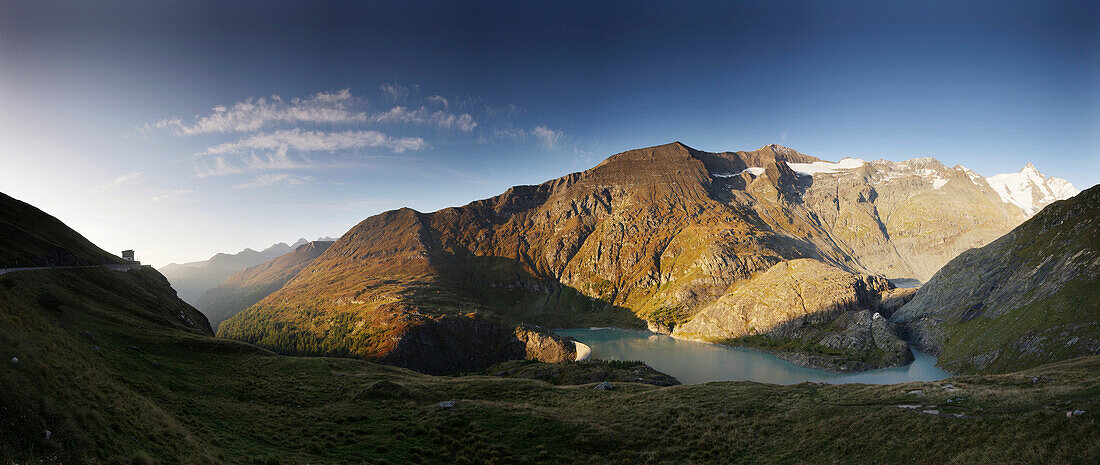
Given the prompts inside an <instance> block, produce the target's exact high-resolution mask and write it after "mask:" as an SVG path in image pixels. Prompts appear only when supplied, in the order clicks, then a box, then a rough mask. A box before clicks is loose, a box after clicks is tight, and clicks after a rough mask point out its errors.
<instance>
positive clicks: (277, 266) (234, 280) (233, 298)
mask: <svg viewBox="0 0 1100 465" xmlns="http://www.w3.org/2000/svg"><path fill="white" fill-rule="evenodd" d="M333 242H334V241H312V242H308V243H306V244H302V245H299V246H298V247H297V248H295V249H294V251H293V252H290V253H288V254H284V255H281V256H279V257H276V258H273V259H271V260H269V261H267V262H265V263H262V264H259V265H256V266H252V267H249V268H246V269H244V270H241V271H238V272H236V273H233V274H232V275H230V276H229V277H228V278H226V280H225V281H223V282H222V283H221V284H219V285H218V286H217V287H215V288H212V289H207V290H206V292H204V293H203V294H202V297H200V298H199V299H198V305H197V306H198V308H199V310H201V311H202V312H203V313H204V314H206V316H207V318H209V319H210V325H211V326H213V327H214V328H215V329H217V327H218V324H219V323H221V322H222V321H223V320H225V319H227V318H229V317H231V316H233V315H235V314H237V312H239V311H241V310H244V309H246V308H248V307H250V306H252V304H255V303H256V302H259V301H260V299H262V298H264V297H267V295H268V294H271V293H272V292H275V291H277V290H279V288H281V287H283V285H285V284H286V283H287V282H288V281H290V279H291V278H293V277H294V276H296V275H297V274H298V272H299V271H301V270H302V268H304V267H305V266H306V265H308V264H309V262H311V261H312V260H313V259H315V258H317V257H319V256H320V255H321V253H323V252H324V251H325V250H328V248H329V246H331V245H332V244H333Z"/></svg>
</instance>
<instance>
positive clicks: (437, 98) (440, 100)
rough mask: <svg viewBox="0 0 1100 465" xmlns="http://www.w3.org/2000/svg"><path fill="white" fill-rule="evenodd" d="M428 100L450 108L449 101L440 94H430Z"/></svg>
mask: <svg viewBox="0 0 1100 465" xmlns="http://www.w3.org/2000/svg"><path fill="white" fill-rule="evenodd" d="M428 101H429V102H432V103H438V104H440V105H443V108H450V107H451V102H448V101H447V98H446V97H444V96H442V95H432V96H429V97H428Z"/></svg>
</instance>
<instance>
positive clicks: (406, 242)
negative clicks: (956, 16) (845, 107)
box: [219, 143, 1024, 366]
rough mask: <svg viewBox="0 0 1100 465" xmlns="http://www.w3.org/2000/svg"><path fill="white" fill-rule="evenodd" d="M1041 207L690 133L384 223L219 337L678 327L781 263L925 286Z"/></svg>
mask: <svg viewBox="0 0 1100 465" xmlns="http://www.w3.org/2000/svg"><path fill="white" fill-rule="evenodd" d="M1023 219H1024V215H1023V213H1022V212H1021V211H1020V210H1019V209H1017V208H1015V207H1013V206H1011V205H1009V204H1006V203H1004V202H1003V201H1001V200H1000V198H999V196H998V195H997V193H996V192H994V191H993V190H992V188H990V187H989V185H988V183H986V182H985V180H984V178H982V177H980V176H977V175H975V174H973V173H972V172H969V170H966V169H965V168H961V167H956V168H952V169H948V168H945V167H943V166H942V165H940V164H939V163H938V162H935V161H934V160H930V159H917V160H911V161H909V162H905V163H890V162H871V163H865V162H862V161H859V160H851V159H849V160H845V161H842V162H841V163H828V162H823V161H821V160H819V159H817V158H814V157H811V156H808V155H804V154H801V153H798V152H796V151H794V150H792V149H789V148H786V147H780V146H775V145H770V146H766V147H762V148H760V149H758V150H754V151H748V152H725V153H709V152H702V151H698V150H695V149H692V148H690V147H687V146H685V145H683V144H681V143H673V144H667V145H662V146H657V147H650V148H646V149H639V150H631V151H627V152H623V153H620V154H617V155H614V156H611V157H609V158H608V159H607V160H605V161H604V162H602V163H600V164H599V165H598V166H596V167H595V168H592V169H590V170H587V171H584V172H579V173H573V174H570V175H568V176H564V177H562V178H558V179H555V180H551V181H548V182H546V183H543V184H540V185H537V186H517V187H513V188H511V189H509V190H508V191H506V192H505V193H503V194H501V195H499V196H497V197H493V198H490V199H486V200H481V201H477V202H473V203H470V204H468V205H466V206H463V207H456V208H447V209H443V210H440V211H437V212H434V213H420V212H416V211H413V210H410V209H402V210H395V211H391V212H386V213H383V214H380V215H377V216H374V217H371V218H368V219H366V220H364V221H363V222H362V223H360V224H359V225H357V226H356V227H354V228H353V229H352V230H350V231H349V232H348V233H347V234H345V235H344V236H343V237H342V238H341V239H340V240H339V241H337V242H336V244H334V245H333V246H332V247H331V248H330V249H329V250H327V251H326V252H325V253H324V254H322V255H321V256H320V257H318V258H317V259H316V260H314V261H312V262H311V263H310V264H309V265H308V266H306V267H305V268H304V269H302V271H301V272H299V273H298V275H297V276H295V277H294V278H293V279H292V280H290V281H289V282H288V283H287V284H286V285H285V286H284V287H283V288H282V289H280V290H279V291H277V292H275V293H273V294H271V295H270V296H268V297H266V298H265V299H263V300H261V301H260V302H258V303H257V304H256V305H254V306H253V307H251V308H249V309H248V310H246V311H243V312H241V313H239V314H237V316H235V317H234V318H232V319H230V320H228V321H227V322H226V323H224V324H223V325H222V327H221V328H220V329H219V334H220V335H223V336H226V337H231V338H237V339H241V340H245V341H249V342H256V343H260V344H263V345H265V346H267V347H271V348H274V349H276V350H289V351H294V352H295V353H310V354H330V353H350V354H354V355H357V356H361V357H365V358H368V359H385V358H386V357H388V356H389V354H390V353H391V352H392V351H393V350H394V348H395V347H396V346H395V344H393V341H394V340H396V339H394V338H397V339H400V334H401V333H402V332H403V331H405V329H404V327H403V326H402V323H400V322H401V321H405V318H406V315H420V316H417V317H413V316H408V318H413V319H415V318H420V317H423V316H425V315H430V316H435V315H457V314H468V313H475V314H478V315H481V316H486V315H494V316H496V317H500V318H502V319H503V320H504V321H510V322H519V321H525V322H531V323H536V324H541V325H544V326H549V327H576V326H593V325H608V326H620V327H645V326H647V324H648V326H650V327H653V328H658V329H664V330H667V331H675V329H676V327H677V326H678V325H681V324H683V323H686V322H688V321H690V320H692V319H693V317H695V315H696V313H697V312H699V311H700V309H702V308H705V307H707V306H708V305H710V304H712V303H714V302H715V301H717V300H719V299H720V298H721V297H723V296H724V295H725V294H727V293H728V292H730V291H731V290H733V289H735V285H736V284H738V283H739V282H741V281H744V280H748V279H751V278H752V277H753V276H755V275H757V274H759V273H763V272H764V271H766V270H768V269H769V268H772V267H773V265H775V264H777V263H780V262H786V261H790V260H795V259H813V260H816V261H818V262H820V263H822V264H824V265H826V266H829V267H831V268H833V269H835V270H837V272H838V273H849V274H852V275H853V276H857V275H885V276H886V277H888V278H919V279H921V280H924V279H927V277H929V276H931V274H932V273H933V272H934V271H935V270H936V269H938V267H939V266H941V265H942V264H943V263H945V262H946V261H947V260H949V259H951V258H953V257H954V255H955V254H957V253H958V252H960V251H962V250H965V249H966V248H968V247H973V246H976V245H982V244H985V243H988V242H989V241H992V240H993V239H995V238H996V237H998V236H1000V235H1001V234H1003V233H1004V232H1007V231H1008V230H1009V229H1011V227H1012V226H1014V225H1015V224H1017V223H1018V222H1019V221H1022V220H1023ZM859 321H862V320H859ZM852 324H857V322H855V321H853V323H852ZM822 337H824V336H822ZM787 342H792V343H793V342H794V341H787ZM896 352H898V353H900V352H902V350H900V349H899V350H897V351H896ZM879 360H880V362H879V363H885V364H892V363H896V361H894V360H893V359H890V360H887V359H886V358H882V359H879ZM851 361H852V362H856V361H859V360H858V359H855V358H853V359H851ZM805 363H809V362H805ZM860 366H870V365H860Z"/></svg>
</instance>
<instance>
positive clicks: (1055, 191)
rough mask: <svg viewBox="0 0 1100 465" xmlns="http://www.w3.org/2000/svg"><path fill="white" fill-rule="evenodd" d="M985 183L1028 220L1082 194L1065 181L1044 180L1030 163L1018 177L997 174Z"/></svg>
mask: <svg viewBox="0 0 1100 465" xmlns="http://www.w3.org/2000/svg"><path fill="white" fill-rule="evenodd" d="M985 180H986V182H988V183H989V185H990V186H991V187H993V190H995V191H997V195H1000V196H1001V200H1004V201H1005V202H1007V203H1011V204H1013V205H1016V206H1017V207H1020V209H1021V210H1023V211H1024V213H1027V215H1028V216H1031V215H1034V214H1035V213H1036V212H1038V211H1039V210H1042V209H1043V207H1045V206H1047V205H1050V204H1052V203H1054V202H1055V201H1058V200H1063V199H1068V198H1070V197H1073V196H1075V195H1077V193H1078V192H1079V191H1078V190H1077V189H1076V188H1074V187H1073V184H1070V183H1069V181H1066V180H1065V179H1061V178H1048V177H1046V176H1043V173H1040V172H1039V170H1037V169H1035V165H1032V164H1031V163H1028V164H1026V165H1024V168H1023V169H1021V170H1020V171H1019V172H1018V173H1004V174H998V175H994V176H990V177H988V178H985Z"/></svg>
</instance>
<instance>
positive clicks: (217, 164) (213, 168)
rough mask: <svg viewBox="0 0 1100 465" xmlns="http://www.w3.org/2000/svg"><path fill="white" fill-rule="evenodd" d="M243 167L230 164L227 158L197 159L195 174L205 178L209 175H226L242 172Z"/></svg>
mask: <svg viewBox="0 0 1100 465" xmlns="http://www.w3.org/2000/svg"><path fill="white" fill-rule="evenodd" d="M240 172H241V169H240V168H238V167H235V166H233V165H230V164H229V162H227V161H225V158H222V157H214V158H212V159H210V160H196V161H195V176H198V177H200V178H205V177H209V176H225V175H229V174H237V173H240Z"/></svg>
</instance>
